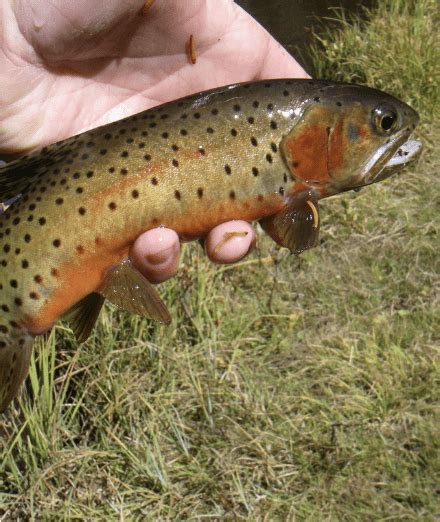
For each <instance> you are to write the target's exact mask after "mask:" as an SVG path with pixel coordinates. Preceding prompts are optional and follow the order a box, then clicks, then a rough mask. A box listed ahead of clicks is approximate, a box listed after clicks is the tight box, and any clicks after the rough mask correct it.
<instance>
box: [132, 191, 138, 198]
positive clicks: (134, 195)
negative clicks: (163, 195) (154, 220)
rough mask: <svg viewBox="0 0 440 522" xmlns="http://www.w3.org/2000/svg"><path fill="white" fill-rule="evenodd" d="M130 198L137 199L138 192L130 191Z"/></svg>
mask: <svg viewBox="0 0 440 522" xmlns="http://www.w3.org/2000/svg"><path fill="white" fill-rule="evenodd" d="M131 197H132V198H133V199H137V198H138V197H139V191H137V190H132V191H131Z"/></svg>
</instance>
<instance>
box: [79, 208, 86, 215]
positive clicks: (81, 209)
mask: <svg viewBox="0 0 440 522" xmlns="http://www.w3.org/2000/svg"><path fill="white" fill-rule="evenodd" d="M85 213H86V209H85V208H84V207H79V209H78V214H80V215H81V216H84V214H85Z"/></svg>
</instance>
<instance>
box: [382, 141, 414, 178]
mask: <svg viewBox="0 0 440 522" xmlns="http://www.w3.org/2000/svg"><path fill="white" fill-rule="evenodd" d="M422 148H423V144H422V142H421V141H419V140H407V141H406V142H405V143H403V144H402V145H401V146H400V147H399V148H398V149H397V150H396V152H395V153H394V154H393V156H391V158H390V159H389V160H388V161H387V162H386V163H385V165H384V167H383V168H382V170H381V171H380V172H378V174H376V176H375V179H374V181H381V180H382V179H384V178H387V177H388V176H391V175H392V174H394V173H395V172H398V171H399V170H401V169H403V168H404V167H406V166H407V165H408V163H412V162H413V161H415V160H416V159H417V158H418V157H419V156H420V153H421V152H422Z"/></svg>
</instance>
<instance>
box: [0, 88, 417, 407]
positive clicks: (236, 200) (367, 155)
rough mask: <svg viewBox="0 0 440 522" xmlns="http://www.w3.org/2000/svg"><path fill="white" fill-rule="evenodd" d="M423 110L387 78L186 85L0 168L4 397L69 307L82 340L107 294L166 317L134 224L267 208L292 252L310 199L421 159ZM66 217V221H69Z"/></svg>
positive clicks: (313, 232)
mask: <svg viewBox="0 0 440 522" xmlns="http://www.w3.org/2000/svg"><path fill="white" fill-rule="evenodd" d="M417 122H418V115H417V113H416V112H415V111H414V110H413V109H412V108H411V107H409V106H408V105H406V104H405V103H403V102H401V101H399V100H397V99H396V98H394V97H392V96H390V95H388V94H385V93H383V92H381V91H378V90H375V89H371V88H367V87H362V86H357V85H352V84H341V83H334V82H329V81H317V80H296V79H295V80H292V79H280V80H267V81H261V82H255V83H243V84H236V85H230V86H225V87H221V88H218V89H214V90H210V91H206V92H202V93H199V94H195V95H191V96H188V97H185V98H182V99H180V100H177V101H173V102H170V103H166V104H164V105H161V106H159V107H155V108H153V109H149V110H147V111H145V112H142V113H139V114H136V115H133V116H130V117H128V118H125V119H123V120H121V121H117V122H114V123H111V124H109V125H105V126H102V127H99V128H97V129H93V130H90V131H87V132H84V133H82V134H80V135H77V136H74V137H72V138H69V139H67V140H64V141H61V142H59V143H56V144H53V145H50V146H48V147H44V148H43V149H42V150H40V151H37V152H34V153H31V154H28V155H26V156H23V157H21V158H20V159H19V160H17V161H14V162H11V163H9V164H7V165H6V166H5V167H3V168H2V169H0V201H6V200H9V199H11V198H15V201H14V202H13V203H12V204H11V205H10V206H9V208H7V210H6V211H5V212H4V213H3V214H1V215H0V306H1V312H0V313H1V316H0V411H2V410H4V409H5V408H6V406H7V405H8V404H9V402H10V401H11V400H12V399H13V398H14V396H15V395H16V393H17V391H18V389H19V387H20V384H21V383H22V381H23V379H24V378H25V376H26V374H27V371H28V365H29V359H30V354H31V349H32V342H33V338H34V336H36V335H38V334H41V333H43V332H45V331H47V330H48V329H49V328H51V326H52V325H53V324H54V323H55V321H57V320H58V319H59V318H60V317H65V318H67V319H68V320H69V321H70V323H71V326H72V329H73V331H74V333H75V335H76V337H77V339H78V340H79V341H84V340H85V339H86V338H87V336H88V335H89V333H90V332H91V330H92V328H93V325H94V323H95V321H96V319H97V317H98V314H99V311H100V309H101V307H102V305H103V302H104V299H105V298H107V299H109V300H110V301H111V302H113V303H114V304H116V305H117V306H119V307H121V308H124V309H126V310H129V311H131V312H134V313H137V314H140V315H142V316H144V317H149V318H153V319H157V320H159V321H162V322H164V323H167V322H169V320H170V316H169V313H168V311H167V308H166V306H165V305H164V303H163V302H162V301H161V299H160V297H159V295H158V293H157V291H156V290H155V289H154V287H153V286H152V285H151V284H150V283H149V282H148V281H147V280H146V279H145V278H144V277H143V276H142V275H141V274H140V272H138V271H137V270H136V268H135V267H134V266H133V265H132V264H131V262H130V260H129V250H130V246H131V245H132V244H133V242H134V241H135V239H136V238H137V237H138V236H139V235H140V234H141V233H143V232H145V231H147V230H149V229H151V228H154V227H157V226H160V225H164V226H166V227H169V228H171V229H174V230H175V231H176V232H177V233H178V234H179V236H180V238H181V239H182V240H192V239H196V238H203V237H204V236H206V234H207V233H208V232H209V231H210V230H211V229H212V228H213V227H215V226H216V225H218V224H220V223H223V222H226V221H229V220H233V219H241V220H246V221H254V220H260V223H261V224H262V226H263V228H264V230H265V231H266V232H267V233H268V234H269V235H270V236H271V237H272V238H273V239H274V240H275V241H276V242H277V243H279V244H280V245H282V246H284V247H287V248H289V249H290V250H291V251H292V252H294V253H296V254H298V253H300V252H302V251H303V250H305V249H307V248H311V247H313V246H314V245H316V243H317V238H318V232H319V211H318V203H317V202H318V200H319V199H321V198H324V197H328V196H332V195H335V194H338V193H340V192H344V191H347V190H352V189H359V188H361V187H363V186H364V185H369V184H371V183H374V182H376V181H379V180H382V179H384V178H387V177H388V176H390V175H391V174H393V173H394V172H397V171H398V170H400V169H402V168H403V167H404V166H405V165H406V164H407V163H408V162H410V161H412V160H413V159H415V158H416V157H417V155H418V153H419V152H420V149H421V144H420V142H418V141H416V140H411V139H409V137H410V135H411V133H412V132H413V130H414V128H415V127H416V124H417ZM65 226H66V227H68V228H64V227H65Z"/></svg>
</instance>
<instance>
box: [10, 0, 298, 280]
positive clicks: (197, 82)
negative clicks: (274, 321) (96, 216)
mask: <svg viewBox="0 0 440 522" xmlns="http://www.w3.org/2000/svg"><path fill="white" fill-rule="evenodd" d="M149 4H151V5H150V7H148V9H144V10H143V6H144V5H147V6H148V5H149ZM90 6H91V4H90V1H89V0H75V2H67V1H66V0H50V1H47V2H44V3H42V2H41V0H2V2H0V20H1V21H2V31H1V32H0V50H1V53H0V85H2V89H1V90H0V151H3V152H6V153H8V154H19V153H23V152H26V151H29V150H32V149H35V148H40V147H42V146H44V145H47V144H49V143H53V142H56V141H59V140H62V139H64V138H67V137H69V136H72V135H74V134H78V133H80V132H82V131H85V130H87V129H90V128H93V127H97V126H99V125H103V124H105V123H110V122H112V121H114V120H118V119H121V118H124V117H126V116H128V115H130V114H134V113H136V112H140V111H143V110H145V109H148V108H150V107H153V106H155V105H158V104H161V103H164V102H166V101H169V100H173V99H176V98H179V97H181V96H185V95H187V94H191V93H194V92H197V91H202V90H205V89H210V88H213V87H217V86H220V85H225V84H230V83H236V82H243V81H250V80H258V79H263V78H282V77H290V78H307V77H308V75H307V74H306V73H305V71H304V70H303V69H302V68H301V66H300V65H299V64H298V63H297V62H296V61H295V60H294V59H293V58H292V57H291V56H290V55H289V54H288V53H287V52H286V51H285V50H284V49H283V48H282V47H281V46H280V45H279V44H278V43H277V42H276V41H275V40H274V39H273V38H272V37H271V36H270V35H269V34H268V33H267V32H266V31H265V30H264V29H263V28H262V27H261V26H260V25H259V24H258V23H257V22H256V21H255V20H254V19H253V18H252V17H251V16H250V15H248V14H247V13H246V12H245V11H243V10H242V9H241V8H240V7H238V6H237V5H236V4H234V2H233V1H232V0H185V1H184V2H182V0H154V1H153V2H151V0H149V1H148V2H146V1H145V0H125V1H124V2H121V1H120V0H106V1H105V2H96V3H94V4H93V9H91V8H90ZM191 34H193V35H194V43H195V57H196V64H191V63H190V60H189V58H188V55H187V48H186V45H187V42H188V40H189V36H190V35H191ZM254 242H255V232H254V230H253V228H252V227H251V225H250V224H249V223H247V222H244V221H235V222H227V223H223V224H221V225H219V226H218V227H216V228H215V229H213V230H212V231H211V232H210V233H209V234H208V236H207V238H206V239H205V250H206V253H207V255H208V256H209V258H210V259H211V260H212V261H214V262H217V263H231V262H234V261H237V260H239V259H241V258H243V257H244V256H245V255H246V254H247V253H248V251H249V250H250V249H251V248H252V245H253V244H254ZM179 254H180V242H179V238H178V236H177V234H176V233H175V232H174V231H173V230H170V229H166V228H158V229H154V230H150V231H148V232H145V233H144V234H142V235H141V236H139V238H138V239H137V240H136V241H135V243H134V245H133V247H132V249H131V252H130V255H131V257H132V259H133V262H134V263H135V264H136V266H137V267H138V269H139V270H140V271H141V272H142V273H143V274H144V275H145V276H146V277H147V278H148V279H149V280H150V281H151V282H153V283H160V282H162V281H165V280H166V279H168V278H170V277H172V276H173V275H174V274H175V273H176V271H177V269H178V265H179Z"/></svg>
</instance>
